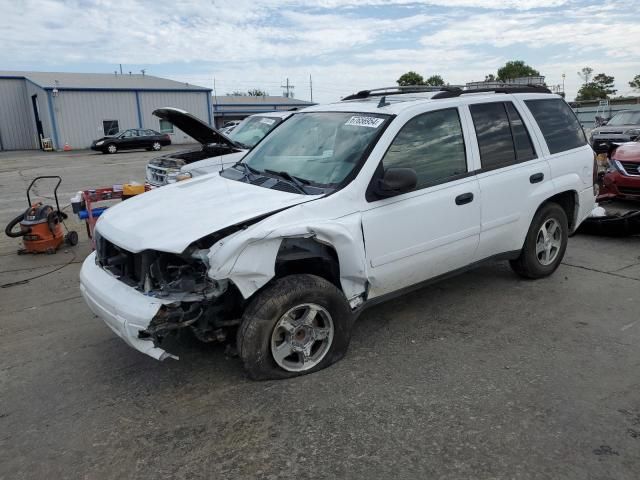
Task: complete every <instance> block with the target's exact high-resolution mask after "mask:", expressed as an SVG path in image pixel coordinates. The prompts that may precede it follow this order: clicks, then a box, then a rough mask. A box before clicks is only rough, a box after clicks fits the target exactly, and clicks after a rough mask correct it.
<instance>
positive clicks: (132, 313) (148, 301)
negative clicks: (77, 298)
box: [80, 252, 173, 360]
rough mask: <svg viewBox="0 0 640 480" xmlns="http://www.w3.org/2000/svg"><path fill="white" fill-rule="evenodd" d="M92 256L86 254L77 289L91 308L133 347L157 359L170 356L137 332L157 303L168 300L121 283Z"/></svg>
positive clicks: (93, 254) (144, 327) (147, 322)
mask: <svg viewBox="0 0 640 480" xmlns="http://www.w3.org/2000/svg"><path fill="white" fill-rule="evenodd" d="M95 256H96V254H95V252H93V253H92V254H91V255H89V256H88V257H87V258H86V259H85V261H84V263H83V264H82V269H81V270H80V292H81V293H82V296H83V297H84V299H85V301H86V302H87V305H88V306H89V308H90V309H91V311H92V312H93V313H95V314H96V315H97V316H99V317H100V318H102V320H104V322H105V323H106V324H107V326H108V327H109V328H111V330H113V331H114V333H115V334H116V335H118V336H119V337H120V338H121V339H122V340H124V341H125V342H126V343H127V344H128V345H129V346H131V347H133V348H135V349H136V350H138V351H140V352H142V353H146V354H147V355H149V356H151V357H153V358H155V359H156V360H164V359H165V358H167V357H173V356H172V355H170V354H168V353H167V352H165V351H164V350H162V349H161V348H157V347H155V346H154V344H153V341H152V340H150V339H141V338H139V337H138V334H139V332H140V331H141V330H145V329H146V328H147V327H148V326H149V323H150V322H151V320H152V319H153V317H154V316H155V315H156V314H157V313H158V310H159V309H160V307H161V306H162V305H164V304H168V303H171V301H168V300H165V301H163V300H159V299H157V298H153V297H148V296H146V295H143V294H142V293H140V292H138V291H137V290H135V289H134V288H131V287H129V286H128V285H126V284H124V283H122V282H121V281H120V280H118V279H117V278H115V277H114V276H113V275H111V274H109V273H107V272H106V271H104V270H103V269H102V268H100V267H99V266H98V265H96V262H95Z"/></svg>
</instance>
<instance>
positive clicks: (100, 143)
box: [96, 140, 104, 147]
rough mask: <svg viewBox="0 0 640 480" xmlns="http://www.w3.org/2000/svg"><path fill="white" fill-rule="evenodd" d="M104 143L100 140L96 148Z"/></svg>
mask: <svg viewBox="0 0 640 480" xmlns="http://www.w3.org/2000/svg"><path fill="white" fill-rule="evenodd" d="M103 143H104V140H100V141H99V142H96V147H99V146H100V145H102V144H103Z"/></svg>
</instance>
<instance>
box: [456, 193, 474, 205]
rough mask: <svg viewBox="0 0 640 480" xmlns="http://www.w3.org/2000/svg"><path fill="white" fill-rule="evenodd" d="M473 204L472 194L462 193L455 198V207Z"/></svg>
mask: <svg viewBox="0 0 640 480" xmlns="http://www.w3.org/2000/svg"><path fill="white" fill-rule="evenodd" d="M471 202H473V193H471V192H468V193H463V194H462V195H458V196H457V197H456V205H464V204H465V203H471Z"/></svg>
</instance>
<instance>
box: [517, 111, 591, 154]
mask: <svg viewBox="0 0 640 480" xmlns="http://www.w3.org/2000/svg"><path fill="white" fill-rule="evenodd" d="M524 103H525V104H526V105H527V107H528V108H529V110H530V111H531V114H532V115H533V118H535V119H536V122H537V123H538V126H539V127H540V131H541V132H542V135H543V136H544V139H545V141H546V142H547V146H548V147H549V152H550V153H558V152H564V151H565V150H571V149H573V148H578V147H582V146H583V145H586V144H587V139H586V137H585V136H584V131H583V130H582V127H581V126H580V122H578V119H577V118H576V115H575V113H573V110H571V107H570V106H569V105H567V103H566V102H565V101H564V100H562V99H560V98H549V99H540V100H525V102H524Z"/></svg>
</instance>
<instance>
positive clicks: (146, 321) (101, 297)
mask: <svg viewBox="0 0 640 480" xmlns="http://www.w3.org/2000/svg"><path fill="white" fill-rule="evenodd" d="M206 253H207V250H206V249H201V248H199V247H198V245H193V246H191V247H189V248H188V249H186V250H185V251H184V252H183V253H182V254H173V253H166V252H158V251H153V250H144V251H142V252H137V253H134V252H129V251H127V250H125V249H123V248H121V247H118V246H117V245H115V244H114V243H112V242H110V241H109V240H107V239H106V238H104V237H101V236H100V235H99V234H98V235H96V252H94V253H93V254H91V255H90V256H89V257H87V259H86V260H85V262H84V264H83V266H82V270H81V272H80V289H81V292H82V294H83V296H84V298H85V300H86V301H87V304H88V305H89V307H90V308H91V310H92V311H93V312H94V313H95V314H96V315H98V316H99V317H101V318H102V319H103V320H104V321H105V322H106V323H107V325H108V326H109V327H110V328H111V329H112V330H113V331H114V332H115V333H116V334H117V335H118V336H120V337H121V338H122V339H123V340H124V341H125V342H126V343H128V344H129V345H130V346H132V347H134V348H136V349H137V350H139V351H141V352H143V353H146V354H148V355H150V356H152V357H153V358H156V359H158V360H163V359H165V358H167V357H174V356H173V355H171V354H168V353H166V352H165V351H164V350H162V348H160V347H161V345H162V343H163V340H164V339H165V338H166V337H167V336H168V335H171V334H173V333H175V332H177V331H179V330H184V329H189V330H191V331H192V332H193V333H194V335H195V336H196V337H197V338H198V339H199V340H201V341H205V342H213V341H219V342H221V341H225V340H226V339H227V338H229V336H230V334H231V333H232V332H233V331H234V330H235V329H236V328H237V326H238V324H239V322H240V320H239V319H240V316H241V308H242V303H243V299H242V296H241V295H240V293H239V292H238V290H237V289H236V288H235V286H234V285H233V284H232V283H231V282H229V281H227V280H223V281H216V280H212V279H211V278H209V277H208V276H207V270H208V264H207V261H208V259H207V255H206ZM174 358H177V357H174Z"/></svg>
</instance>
